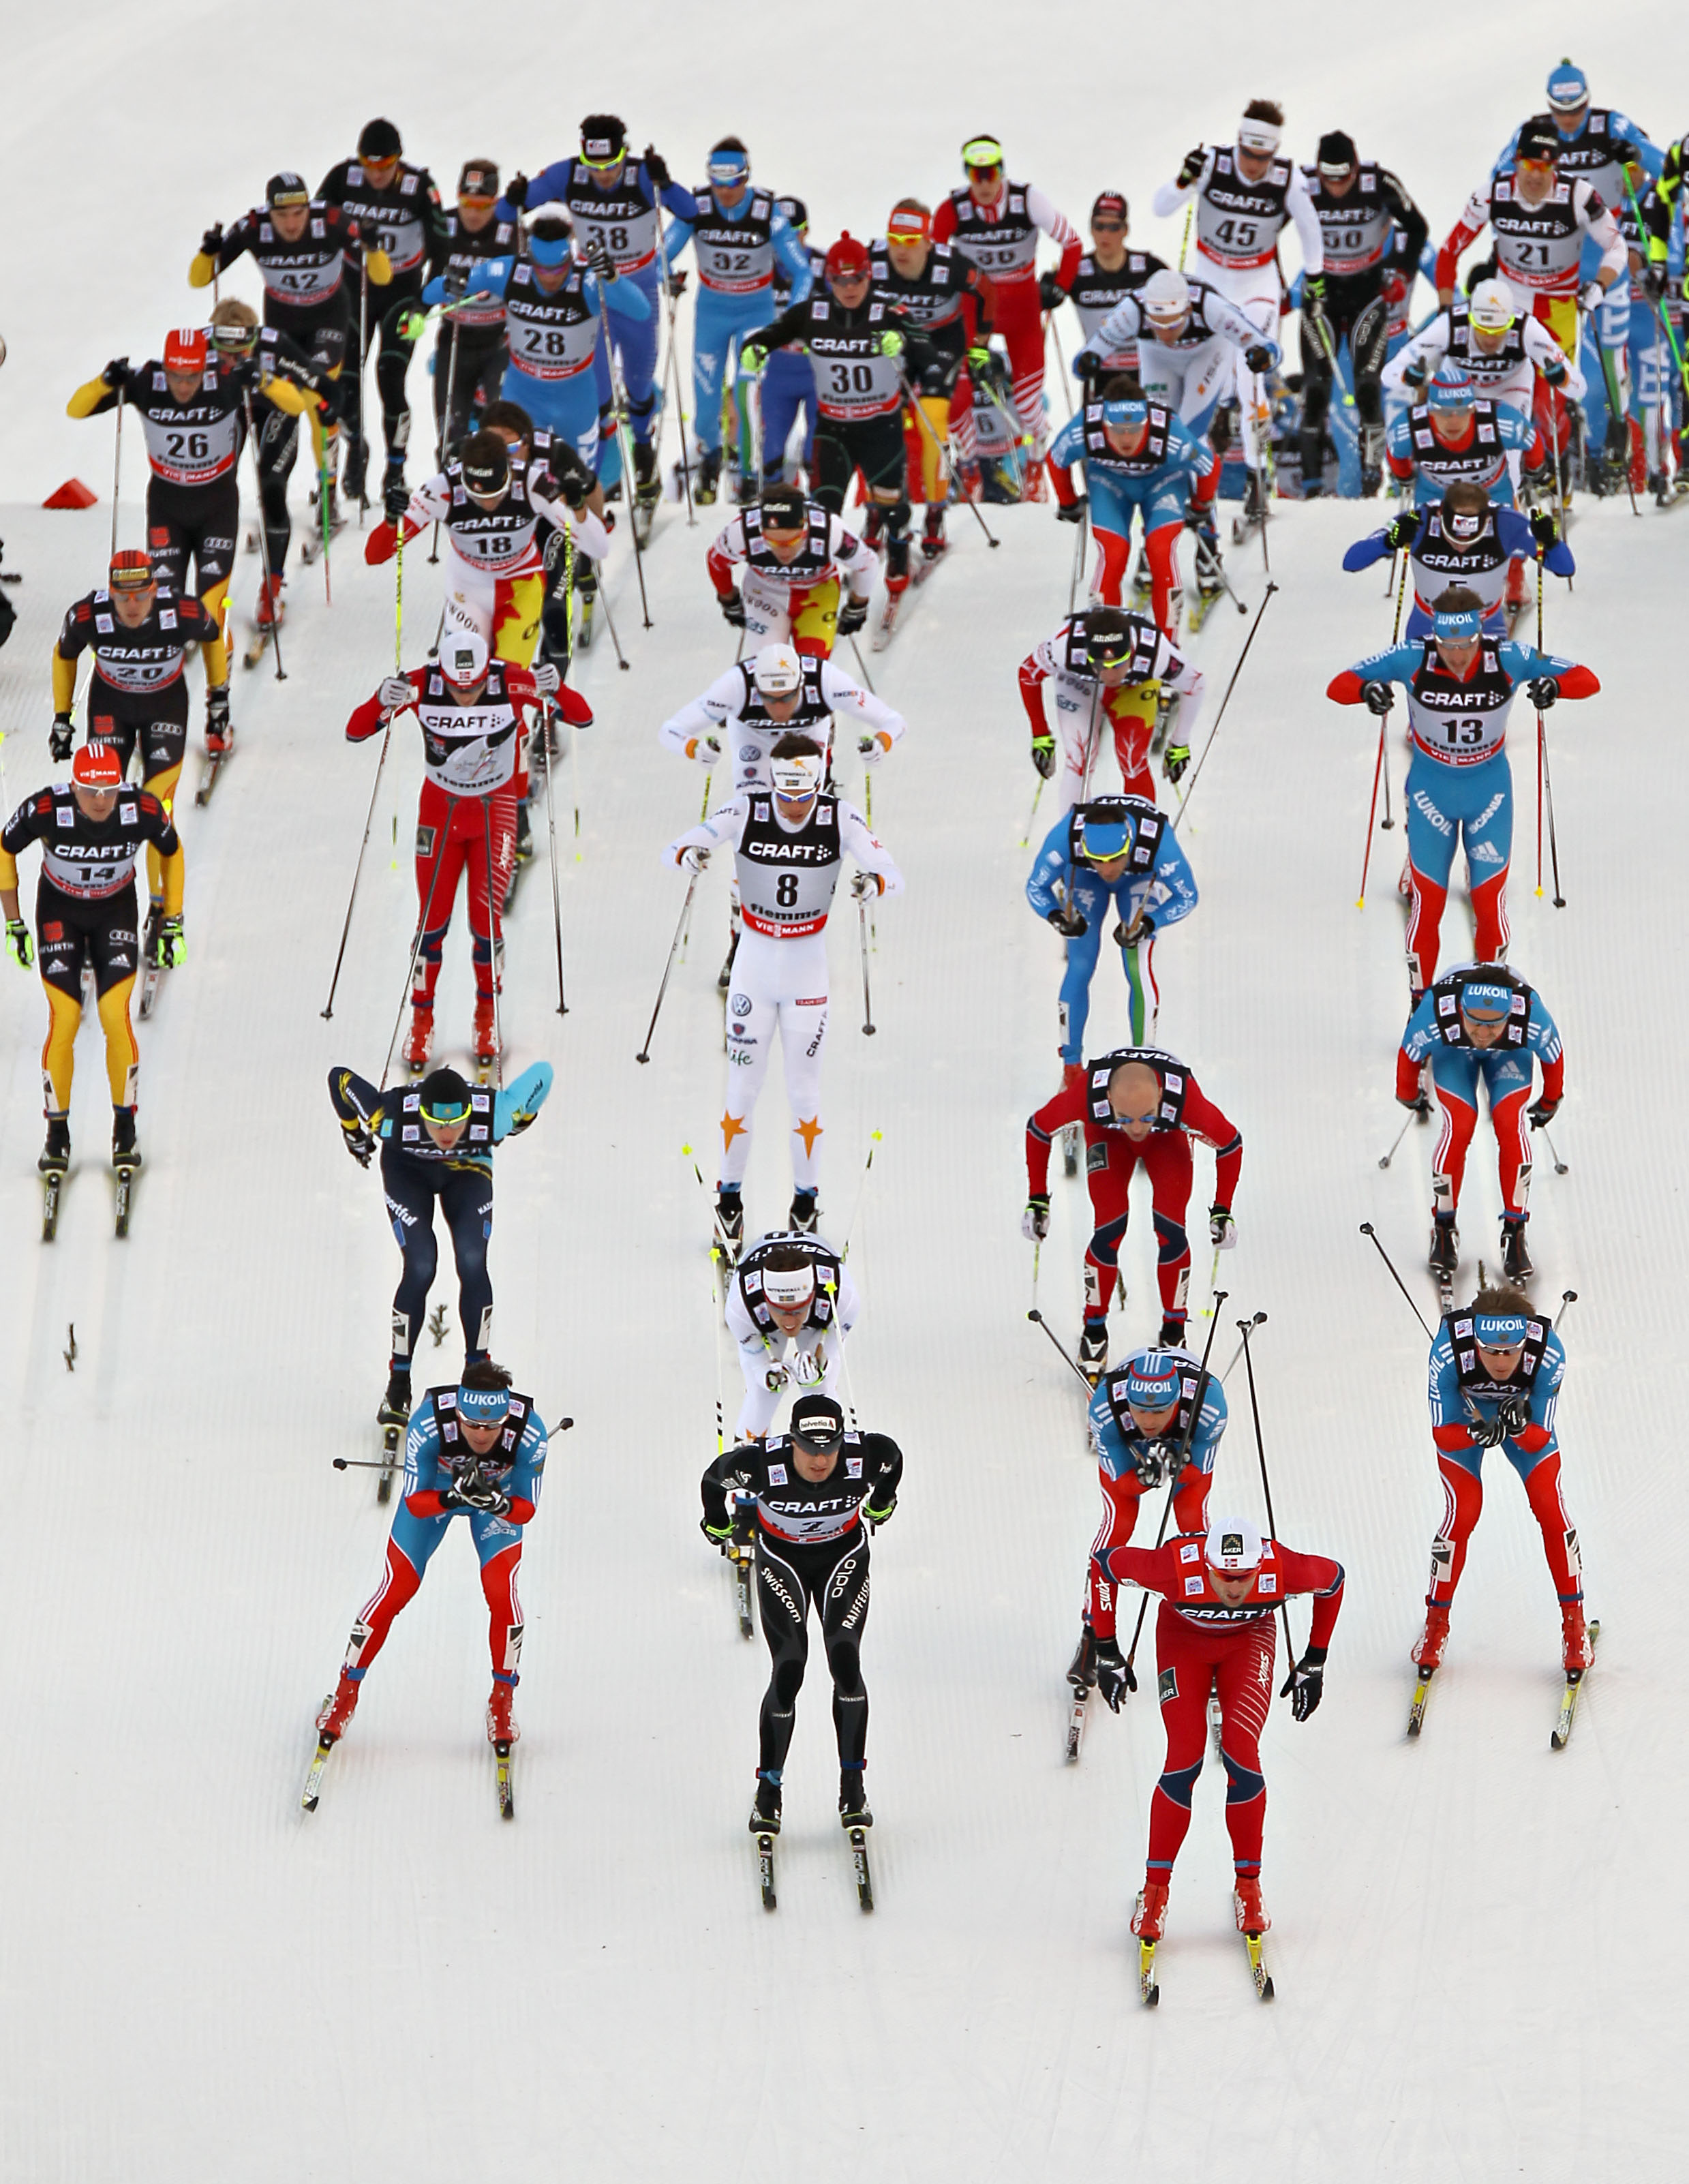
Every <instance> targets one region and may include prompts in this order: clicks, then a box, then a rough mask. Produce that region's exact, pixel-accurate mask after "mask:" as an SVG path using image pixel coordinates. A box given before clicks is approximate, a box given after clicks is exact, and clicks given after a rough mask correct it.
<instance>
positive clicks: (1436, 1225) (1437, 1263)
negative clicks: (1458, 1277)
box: [1426, 1213, 1460, 1281]
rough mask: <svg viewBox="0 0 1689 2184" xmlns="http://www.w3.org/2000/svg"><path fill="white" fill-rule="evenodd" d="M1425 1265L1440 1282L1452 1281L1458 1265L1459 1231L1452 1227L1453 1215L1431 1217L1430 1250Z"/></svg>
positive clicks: (1443, 1214) (1442, 1214)
mask: <svg viewBox="0 0 1689 2184" xmlns="http://www.w3.org/2000/svg"><path fill="white" fill-rule="evenodd" d="M1426 1264H1427V1265H1428V1266H1429V1267H1430V1270H1431V1272H1432V1273H1434V1274H1435V1275H1437V1276H1438V1277H1439V1278H1440V1279H1441V1280H1443V1281H1452V1280H1453V1279H1454V1270H1455V1268H1457V1267H1458V1265H1459V1264H1460V1231H1459V1229H1457V1228H1456V1227H1455V1225H1454V1216H1453V1214H1452V1213H1434V1214H1433V1215H1432V1217H1431V1248H1430V1252H1429V1253H1428V1255H1427V1257H1426Z"/></svg>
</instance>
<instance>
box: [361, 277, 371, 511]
mask: <svg viewBox="0 0 1689 2184" xmlns="http://www.w3.org/2000/svg"><path fill="white" fill-rule="evenodd" d="M369 344H370V261H369V259H367V258H366V257H365V255H364V253H363V252H362V251H361V250H360V252H359V254H358V451H359V454H360V455H361V456H362V458H363V465H364V466H363V471H362V473H361V475H362V480H363V482H362V483H361V484H360V486H359V487H358V528H359V529H360V531H361V530H362V529H363V527H364V510H365V509H366V508H367V507H368V506H369V504H370V479H369V468H370V443H369V441H368V439H367V438H366V437H365V432H364V426H365V421H366V420H365V415H364V365H365V358H366V354H367V351H368V348H369Z"/></svg>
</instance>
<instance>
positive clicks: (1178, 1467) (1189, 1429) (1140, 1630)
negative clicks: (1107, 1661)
mask: <svg viewBox="0 0 1689 2184" xmlns="http://www.w3.org/2000/svg"><path fill="white" fill-rule="evenodd" d="M1227 1295H1228V1292H1227V1291H1226V1290H1215V1292H1214V1317H1213V1319H1212V1322H1211V1323H1209V1328H1208V1340H1207V1342H1205V1343H1204V1344H1203V1346H1202V1369H1201V1372H1200V1373H1198V1374H1197V1375H1196V1394H1195V1395H1194V1396H1192V1397H1191V1398H1190V1416H1189V1417H1188V1418H1186V1419H1185V1431H1184V1432H1183V1434H1181V1435H1180V1436H1179V1451H1178V1453H1177V1455H1176V1456H1175V1457H1174V1458H1173V1476H1172V1477H1171V1478H1170V1479H1168V1483H1167V1500H1166V1501H1165V1502H1163V1503H1162V1513H1161V1523H1160V1524H1159V1525H1158V1526H1157V1529H1156V1545H1157V1546H1160V1545H1161V1543H1162V1541H1163V1540H1164V1539H1165V1538H1166V1537H1167V1520H1168V1518H1169V1517H1170V1516H1172V1514H1173V1496H1175V1495H1176V1494H1177V1493H1178V1491H1179V1474H1180V1473H1181V1472H1182V1471H1183V1470H1184V1468H1185V1459H1186V1458H1187V1457H1189V1455H1190V1444H1191V1441H1192V1440H1194V1438H1195V1437H1196V1421H1197V1420H1198V1419H1199V1418H1201V1415H1202V1405H1203V1402H1204V1401H1205V1399H1206V1398H1207V1393H1208V1353H1209V1352H1210V1351H1212V1348H1213V1346H1214V1335H1215V1333H1216V1331H1217V1329H1218V1327H1219V1324H1220V1307H1221V1306H1222V1305H1223V1304H1224V1302H1225V1301H1226V1297H1227ZM1149 1609H1150V1596H1149V1595H1148V1593H1146V1594H1145V1595H1144V1596H1143V1598H1142V1599H1141V1600H1140V1602H1138V1624H1137V1628H1136V1629H1135V1630H1134V1631H1133V1633H1132V1650H1131V1652H1129V1653H1128V1654H1127V1656H1126V1687H1127V1689H1128V1690H1129V1691H1136V1690H1137V1688H1138V1684H1137V1679H1136V1678H1135V1677H1134V1675H1133V1674H1132V1672H1131V1671H1132V1663H1133V1662H1134V1659H1135V1658H1137V1652H1138V1641H1139V1640H1140V1638H1141V1637H1142V1636H1143V1635H1144V1618H1145V1616H1146V1615H1147V1614H1148V1613H1149Z"/></svg>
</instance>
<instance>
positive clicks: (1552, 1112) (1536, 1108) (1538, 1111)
mask: <svg viewBox="0 0 1689 2184" xmlns="http://www.w3.org/2000/svg"><path fill="white" fill-rule="evenodd" d="M1559 1112H1560V1103H1559V1101H1558V1100H1549V1099H1541V1100H1536V1101H1535V1102H1534V1103H1533V1105H1532V1106H1529V1107H1527V1108H1526V1109H1525V1115H1526V1117H1527V1119H1528V1120H1529V1122H1530V1127H1531V1128H1532V1129H1533V1130H1540V1129H1541V1128H1542V1127H1543V1125H1544V1124H1545V1123H1552V1121H1553V1119H1554V1117H1555V1116H1556V1115H1558V1113H1559Z"/></svg>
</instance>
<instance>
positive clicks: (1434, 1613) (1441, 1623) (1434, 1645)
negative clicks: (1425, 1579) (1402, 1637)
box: [1407, 1601, 1448, 1669]
mask: <svg viewBox="0 0 1689 2184" xmlns="http://www.w3.org/2000/svg"><path fill="white" fill-rule="evenodd" d="M1447 1643H1448V1608H1447V1605H1446V1604H1445V1605H1443V1606H1441V1607H1439V1606H1437V1605H1436V1603H1435V1602H1431V1601H1427V1602H1426V1603H1425V1627H1424V1630H1422V1631H1421V1632H1420V1633H1419V1636H1418V1638H1416V1639H1415V1640H1414V1641H1413V1645H1412V1646H1410V1647H1409V1649H1408V1652H1407V1658H1408V1659H1409V1660H1410V1661H1412V1662H1413V1663H1415V1665H1416V1666H1417V1667H1419V1668H1421V1669H1440V1668H1441V1666H1442V1658H1443V1647H1444V1646H1447Z"/></svg>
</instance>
